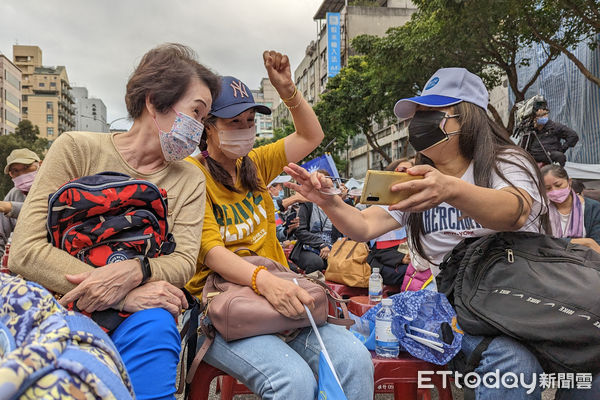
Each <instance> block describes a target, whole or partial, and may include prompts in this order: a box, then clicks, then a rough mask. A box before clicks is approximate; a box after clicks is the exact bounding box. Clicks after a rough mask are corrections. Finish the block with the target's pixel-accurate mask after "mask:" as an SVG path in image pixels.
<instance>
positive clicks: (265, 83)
mask: <svg viewBox="0 0 600 400" xmlns="http://www.w3.org/2000/svg"><path fill="white" fill-rule="evenodd" d="M252 97H254V102H255V103H258V104H263V105H265V106H267V107H269V108H270V109H271V112H273V111H274V110H275V108H276V107H277V105H278V104H279V103H280V102H281V100H280V99H279V94H278V93H277V90H275V87H274V86H273V84H272V83H271V81H270V80H269V78H262V80H261V81H260V89H258V90H252ZM254 121H255V123H256V136H258V137H259V138H261V139H270V138H272V137H273V114H271V115H264V114H260V113H256V116H255V117H254Z"/></svg>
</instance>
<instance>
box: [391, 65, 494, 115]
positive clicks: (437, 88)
mask: <svg viewBox="0 0 600 400" xmlns="http://www.w3.org/2000/svg"><path fill="white" fill-rule="evenodd" d="M488 99H489V94H488V91H487V89H486V87H485V85H484V84H483V81H482V80H481V78H480V77H478V76H477V75H475V74H473V73H471V72H469V71H468V70H466V69H465V68H441V69H438V70H437V71H436V72H435V74H433V76H432V77H431V78H429V80H428V81H427V83H426V84H425V89H423V91H422V92H421V95H420V96H416V97H411V98H408V99H402V100H398V102H397V103H396V105H395V106H394V114H396V116H397V117H398V118H399V119H400V121H403V120H405V119H408V118H412V116H413V115H414V114H415V110H416V108H417V104H420V105H423V106H428V107H447V106H451V105H454V104H458V103H460V102H461V101H466V102H468V103H473V104H475V105H477V106H479V107H481V108H483V109H484V110H486V109H487V105H488Z"/></svg>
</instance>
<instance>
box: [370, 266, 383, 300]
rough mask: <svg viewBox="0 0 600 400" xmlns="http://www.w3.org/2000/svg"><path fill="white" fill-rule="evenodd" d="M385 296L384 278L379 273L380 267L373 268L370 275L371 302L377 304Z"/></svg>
mask: <svg viewBox="0 0 600 400" xmlns="http://www.w3.org/2000/svg"><path fill="white" fill-rule="evenodd" d="M382 297H383V278H382V277H381V274H380V273H379V268H373V273H372V274H371V276H370V277H369V303H371V304H377V303H379V302H380V301H381V299H382Z"/></svg>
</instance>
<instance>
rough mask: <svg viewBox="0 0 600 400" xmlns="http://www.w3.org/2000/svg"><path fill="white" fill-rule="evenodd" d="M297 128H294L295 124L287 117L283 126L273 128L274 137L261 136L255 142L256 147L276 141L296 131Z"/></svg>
mask: <svg viewBox="0 0 600 400" xmlns="http://www.w3.org/2000/svg"><path fill="white" fill-rule="evenodd" d="M295 131H296V128H294V124H293V123H292V122H291V121H288V120H287V119H284V120H283V128H275V129H273V137H272V138H259V139H257V140H256V142H254V147H259V146H262V145H265V144H269V143H274V142H276V141H278V140H279V139H281V138H284V137H286V136H287V135H289V134H291V133H294V132H295Z"/></svg>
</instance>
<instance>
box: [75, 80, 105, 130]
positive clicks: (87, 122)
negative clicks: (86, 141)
mask: <svg viewBox="0 0 600 400" xmlns="http://www.w3.org/2000/svg"><path fill="white" fill-rule="evenodd" d="M71 94H72V95H73V98H74V100H75V104H74V109H75V130H78V131H87V132H108V124H107V123H106V106H105V105H104V102H103V101H102V100H100V99H97V98H93V97H92V98H89V97H88V90H87V88H85V87H82V86H73V88H72V89H71Z"/></svg>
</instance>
